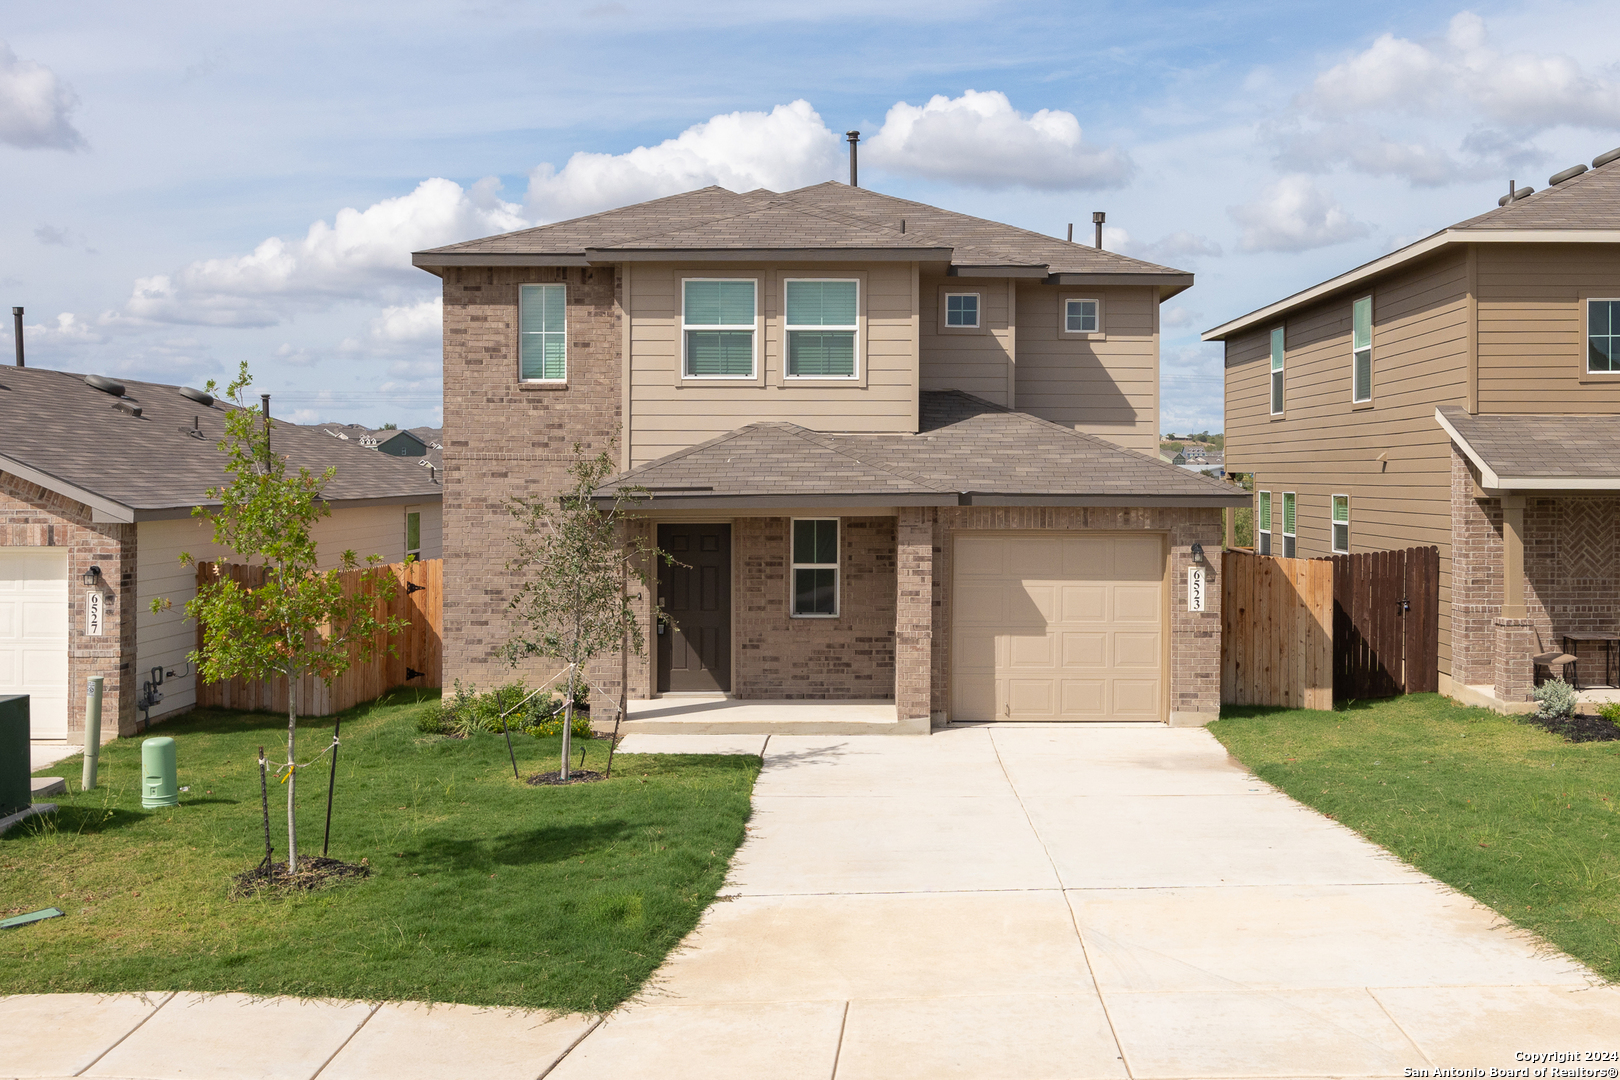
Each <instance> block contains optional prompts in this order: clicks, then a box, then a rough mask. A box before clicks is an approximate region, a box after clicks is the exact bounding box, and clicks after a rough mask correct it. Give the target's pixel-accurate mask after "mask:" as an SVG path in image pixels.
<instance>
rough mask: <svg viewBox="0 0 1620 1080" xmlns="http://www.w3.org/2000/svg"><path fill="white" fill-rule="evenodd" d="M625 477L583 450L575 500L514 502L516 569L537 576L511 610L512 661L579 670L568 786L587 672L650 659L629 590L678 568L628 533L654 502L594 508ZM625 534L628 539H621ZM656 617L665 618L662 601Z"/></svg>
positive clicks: (574, 469)
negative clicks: (650, 574) (629, 508)
mask: <svg viewBox="0 0 1620 1080" xmlns="http://www.w3.org/2000/svg"><path fill="white" fill-rule="evenodd" d="M615 471H616V470H615V469H614V467H613V459H612V458H610V457H609V456H608V455H607V453H606V452H603V453H601V454H598V455H597V456H596V457H594V458H588V457H586V456H585V450H584V448H583V447H582V446H580V444H578V443H575V444H574V461H573V463H572V464H571V465H569V467H568V475H569V476H570V477H571V478H572V484H571V485H570V487H569V488H568V490H566V491H564V492H563V493H562V495H561V496H559V497H556V498H545V497H542V498H538V499H513V500H511V502H510V503H509V504H508V508H509V509H510V510H511V513H512V516H513V517H515V518H517V519H518V521H519V522H520V523H522V526H523V530H522V532H520V533H519V534H518V536H517V537H516V538H515V540H514V543H515V544H516V545H517V550H518V553H517V555H516V556H515V557H514V558H513V559H512V561H511V562H509V563H507V568H508V569H510V570H513V571H516V572H518V573H524V572H526V571H527V572H528V576H527V577H526V578H525V580H524V582H523V584H522V585H520V586H519V587H518V590H517V592H516V593H515V594H514V595H513V596H512V601H511V603H510V604H509V605H508V607H509V609H510V610H511V611H512V613H513V615H514V616H515V620H516V622H517V624H518V629H517V631H516V632H515V633H514V634H513V635H512V637H511V638H510V639H509V640H508V641H507V643H506V646H505V649H504V651H505V654H506V658H507V660H508V661H509V662H511V663H513V664H516V663H517V662H518V661H519V660H521V659H523V658H525V657H531V656H546V657H551V658H553V659H556V660H561V661H562V662H563V663H565V664H569V665H572V666H571V667H570V669H569V672H568V697H567V705H566V706H565V708H566V713H565V718H564V720H563V741H562V768H561V770H560V771H559V775H560V776H561V777H562V778H563V779H565V780H566V779H567V778H568V771H569V768H568V759H569V753H570V751H571V749H572V738H573V730H572V729H573V722H574V695H575V692H576V689H577V687H578V685H579V679H580V674H581V669H582V668H583V667H584V665H585V664H587V663H588V662H590V661H591V660H592V659H594V658H595V657H598V656H601V655H602V654H603V653H606V652H609V651H611V650H613V649H617V648H623V649H625V650H627V652H628V653H629V654H632V655H636V656H640V655H641V654H642V652H643V651H644V650H645V649H646V638H645V636H644V635H643V633H642V628H641V624H640V623H639V622H638V621H637V620H636V613H635V607H634V606H633V605H632V604H631V602H630V597H629V595H628V591H627V587H628V583H629V582H630V580H632V579H634V580H635V581H637V582H639V583H640V584H641V586H642V587H643V588H645V587H646V586H647V574H646V568H647V567H648V566H651V565H653V560H654V559H657V558H662V559H664V560H665V561H666V562H673V560H672V559H670V557H669V556H668V555H665V554H664V553H663V552H661V551H659V550H658V549H657V548H656V547H655V546H653V545H652V544H651V543H650V542H648V540H647V539H646V538H645V537H644V536H640V535H637V534H632V533H631V531H630V530H629V529H623V530H621V529H620V528H619V526H620V525H621V523H624V522H625V521H626V516H627V512H626V509H625V505H626V504H627V503H633V502H635V501H638V500H639V499H640V498H643V497H645V496H644V494H643V493H642V492H640V491H639V490H636V489H630V490H621V491H620V492H619V493H618V494H617V495H616V496H615V497H614V499H613V501H612V503H611V505H609V506H608V507H606V508H605V509H600V510H599V509H597V507H596V505H595V504H594V503H593V502H592V499H591V494H592V492H594V491H595V490H596V489H597V488H598V487H599V486H601V483H602V481H604V480H606V479H607V478H608V477H609V476H612V475H613V473H614V472H615ZM621 531H622V532H623V534H624V535H623V536H620V535H618V534H619V533H620V532H621ZM653 616H654V618H655V619H656V618H659V617H660V616H659V613H658V605H657V601H656V600H654V604H653Z"/></svg>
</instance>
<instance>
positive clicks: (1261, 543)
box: [1254, 491, 1271, 555]
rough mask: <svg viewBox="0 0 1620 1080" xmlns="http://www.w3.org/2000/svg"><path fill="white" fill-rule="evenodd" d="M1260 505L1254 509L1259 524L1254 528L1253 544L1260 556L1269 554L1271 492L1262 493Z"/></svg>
mask: <svg viewBox="0 0 1620 1080" xmlns="http://www.w3.org/2000/svg"><path fill="white" fill-rule="evenodd" d="M1258 494H1259V496H1260V505H1259V506H1258V507H1257V508H1256V512H1255V517H1257V518H1258V519H1259V523H1258V524H1257V525H1256V526H1255V530H1254V536H1255V544H1256V545H1257V546H1258V547H1259V551H1260V554H1261V555H1270V554H1271V492H1269V491H1262V492H1259V493H1258Z"/></svg>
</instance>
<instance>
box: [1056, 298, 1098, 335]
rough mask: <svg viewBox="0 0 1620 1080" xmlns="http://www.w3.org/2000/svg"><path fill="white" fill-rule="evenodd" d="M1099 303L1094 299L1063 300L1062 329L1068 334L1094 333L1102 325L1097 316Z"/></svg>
mask: <svg viewBox="0 0 1620 1080" xmlns="http://www.w3.org/2000/svg"><path fill="white" fill-rule="evenodd" d="M1101 306H1102V305H1101V304H1099V303H1098V302H1097V301H1096V300H1065V301H1063V329H1064V331H1065V332H1066V333H1070V334H1095V333H1097V332H1098V331H1099V330H1100V329H1101V327H1102V320H1101V319H1100V318H1099V317H1098V311H1099V310H1100V309H1101Z"/></svg>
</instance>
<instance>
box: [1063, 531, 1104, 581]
mask: <svg viewBox="0 0 1620 1080" xmlns="http://www.w3.org/2000/svg"><path fill="white" fill-rule="evenodd" d="M1062 576H1063V577H1065V578H1069V579H1071V580H1074V581H1108V580H1110V579H1111V578H1113V576H1114V541H1113V540H1111V539H1108V538H1107V537H1101V536H1072V537H1068V538H1066V539H1065V540H1064V542H1063V572H1062Z"/></svg>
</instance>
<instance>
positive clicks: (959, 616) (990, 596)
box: [953, 584, 1008, 627]
mask: <svg viewBox="0 0 1620 1080" xmlns="http://www.w3.org/2000/svg"><path fill="white" fill-rule="evenodd" d="M1007 606H1008V605H1007V591H1006V589H1005V588H1003V587H1002V586H1001V585H999V584H992V585H978V584H973V585H958V586H957V587H956V609H955V611H954V612H953V615H954V616H955V617H956V624H957V625H958V626H961V627H973V626H992V627H994V626H1001V625H1003V624H1004V623H1006V621H1007Z"/></svg>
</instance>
